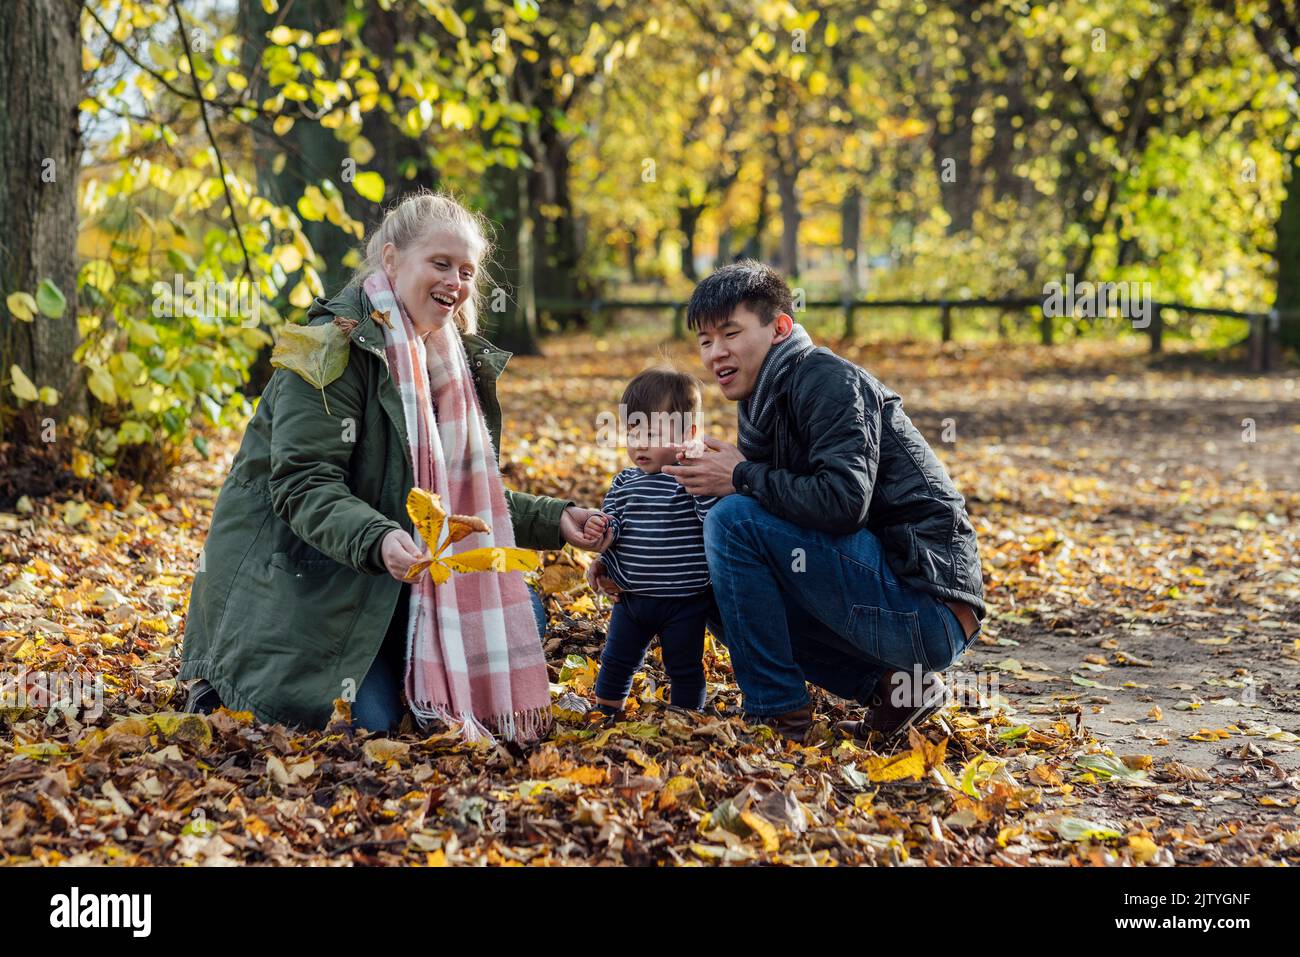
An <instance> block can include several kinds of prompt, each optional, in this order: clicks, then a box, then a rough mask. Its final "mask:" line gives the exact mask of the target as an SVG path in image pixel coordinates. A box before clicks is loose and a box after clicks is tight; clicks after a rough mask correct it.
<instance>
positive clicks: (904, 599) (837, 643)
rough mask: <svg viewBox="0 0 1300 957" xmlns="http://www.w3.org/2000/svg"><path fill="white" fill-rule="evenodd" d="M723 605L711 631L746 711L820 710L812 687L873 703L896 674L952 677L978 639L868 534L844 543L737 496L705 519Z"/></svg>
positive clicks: (719, 601)
mask: <svg viewBox="0 0 1300 957" xmlns="http://www.w3.org/2000/svg"><path fill="white" fill-rule="evenodd" d="M704 549H705V553H706V554H707V556H708V560H709V575H710V577H711V578H712V579H713V592H714V596H715V598H716V600H717V606H718V617H716V618H715V619H714V620H711V621H710V622H709V630H710V631H711V632H713V634H714V636H715V637H717V638H718V640H720V641H722V642H723V643H724V644H726V645H727V647H728V649H729V650H730V652H731V666H732V669H733V670H734V672H735V675H736V683H737V684H738V685H740V690H741V692H742V693H743V695H744V701H745V710H746V711H747V712H748V713H750V714H753V715H755V716H758V717H771V716H773V715H778V714H782V713H784V712H787V711H793V710H795V709H796V708H801V707H803V706H804V705H806V704H807V703H808V700H809V699H808V689H807V686H806V685H805V681H811V682H812V683H813V684H816V685H819V686H821V687H823V688H825V689H826V690H827V691H830V692H831V693H832V694H835V695H838V696H839V697H841V698H850V699H854V700H857V701H859V702H861V703H863V704H865V703H867V701H868V699H869V696H870V695H871V693H872V691H873V690H874V689H875V686H876V682H877V681H879V680H880V678H881V676H882V675H883V674H885V672H887V671H890V670H899V671H905V672H909V673H911V672H912V670H913V668H914V667H915V666H917V665H919V666H920V668H921V670H922V671H923V672H933V671H942V670H943V669H945V668H947V667H948V666H949V665H951V664H952V663H953V662H954V661H955V660H956V659H957V658H958V657H959V656H960V655H961V653H962V652H963V651H965V650H966V648H967V647H968V646H969V645H970V643H971V641H974V639H975V635H978V634H979V630H978V629H977V630H976V632H975V635H972V636H971V638H970V639H969V640H967V638H966V635H965V631H964V629H963V628H962V626H961V622H960V621H959V620H958V618H957V615H956V614H955V613H954V612H953V610H952V609H951V608H949V607H948V606H947V605H945V604H944V603H943V602H942V601H940V600H939V599H937V598H935V597H934V596H932V595H929V594H927V593H926V592H923V591H920V590H918V589H915V588H912V587H911V586H909V585H905V584H903V583H901V582H900V581H899V580H898V579H897V578H896V577H895V576H894V573H893V572H892V571H891V570H890V568H889V564H888V562H887V561H886V560H885V556H884V552H883V550H882V548H881V544H880V540H879V539H878V538H876V536H875V535H873V534H872V533H871V532H869V531H867V530H866V529H862V530H859V531H857V532H854V533H853V534H850V535H832V534H830V533H828V532H820V531H816V530H815V529H809V528H802V527H800V526H798V525H795V524H794V523H792V522H788V521H786V520H785V519H781V518H777V517H776V516H775V515H773V514H771V513H770V512H768V511H767V510H766V509H764V508H763V507H762V506H761V505H760V504H759V503H758V502H757V500H755V499H753V498H751V497H750V496H747V495H740V494H733V495H727V496H725V497H724V498H722V499H721V500H719V502H718V503H717V504H716V505H714V506H713V508H712V509H710V510H709V513H708V516H707V517H706V518H705V520H704Z"/></svg>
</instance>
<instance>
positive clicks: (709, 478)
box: [589, 260, 986, 744]
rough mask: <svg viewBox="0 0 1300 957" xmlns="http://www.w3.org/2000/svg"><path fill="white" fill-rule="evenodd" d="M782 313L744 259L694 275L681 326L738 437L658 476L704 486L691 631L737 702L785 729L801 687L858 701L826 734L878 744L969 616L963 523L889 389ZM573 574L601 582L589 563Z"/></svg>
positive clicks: (764, 279) (968, 554)
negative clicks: (700, 622) (738, 696)
mask: <svg viewBox="0 0 1300 957" xmlns="http://www.w3.org/2000/svg"><path fill="white" fill-rule="evenodd" d="M792 311H793V304H792V296H791V292H790V289H789V287H788V286H787V285H786V283H785V281H784V280H783V279H782V278H781V276H780V275H779V274H778V273H777V272H776V271H775V270H773V269H771V268H769V267H767V266H764V265H762V264H760V263H757V262H755V261H753V260H743V261H741V262H737V263H734V264H732V265H730V266H726V267H724V268H722V269H720V270H718V271H717V272H715V273H714V274H713V275H712V276H710V277H709V278H707V279H705V280H704V281H703V282H701V283H700V284H699V286H697V287H696V289H695V292H694V294H693V295H692V296H691V301H690V304H689V306H688V309H687V324H688V325H689V327H690V328H691V329H692V330H694V331H695V332H696V333H697V337H698V341H699V347H700V358H701V359H702V361H703V363H704V367H705V369H706V370H707V371H708V373H709V376H710V377H711V378H712V379H713V381H714V382H715V383H717V386H718V388H719V389H720V390H721V391H722V394H723V395H724V396H726V397H727V398H728V399H730V400H731V401H733V402H736V403H737V406H738V408H737V413H738V419H739V446H735V445H731V444H730V443H727V442H721V441H717V440H715V439H706V440H705V441H706V444H707V445H708V447H709V448H710V449H712V450H713V453H712V454H706V455H704V456H703V457H702V458H694V459H687V458H686V457H685V456H684V455H679V456H678V461H679V463H680V464H678V465H676V466H666V467H665V468H664V471H665V472H667V473H669V474H671V475H673V476H674V477H675V478H677V480H678V481H679V482H680V483H681V484H682V485H683V486H684V487H685V488H686V490H687V491H688V492H690V493H692V494H694V495H717V496H722V498H721V499H720V501H719V502H718V503H717V504H716V505H714V507H713V509H712V511H711V512H710V513H709V516H708V518H707V519H706V520H705V523H704V539H705V550H706V553H707V557H708V563H709V574H710V576H711V578H712V580H713V589H714V594H715V596H716V599H717V605H718V611H719V614H720V620H718V621H711V622H710V623H709V629H710V630H711V631H712V632H713V633H714V634H715V635H716V636H717V637H718V638H719V639H720V640H722V641H724V642H725V643H726V645H727V646H728V648H729V649H730V652H731V662H732V667H733V669H734V671H735V675H736V681H737V683H738V684H739V685H740V690H741V692H742V693H743V695H744V703H745V711H746V714H747V715H748V716H749V717H751V718H757V719H759V720H761V721H762V722H763V723H766V724H769V725H771V726H772V727H773V728H774V729H776V730H777V731H779V732H781V733H782V734H784V735H786V736H787V737H789V738H792V739H794V740H802V739H803V735H804V733H805V732H806V731H807V730H808V728H809V727H810V726H811V724H812V707H811V704H810V700H809V696H808V689H807V686H806V684H805V681H811V682H812V683H814V684H816V685H819V686H821V687H823V688H825V689H827V690H828V691H830V692H832V693H834V694H836V695H839V696H840V697H843V698H849V699H854V700H857V701H858V702H860V703H862V704H864V705H867V706H869V707H870V711H869V712H868V713H867V716H866V717H865V718H864V719H863V720H859V721H846V722H841V723H840V725H839V726H838V727H839V729H840V730H842V731H844V732H845V733H847V734H850V735H852V736H855V737H858V738H862V739H869V738H870V735H871V733H872V732H873V731H874V732H879V733H880V735H881V736H882V737H883V739H884V741H885V743H886V744H888V743H892V742H894V741H897V740H898V739H899V738H901V737H902V736H903V735H905V734H906V732H907V729H908V728H909V727H912V726H913V725H915V724H916V723H918V722H919V721H921V720H922V719H923V718H925V717H927V716H928V715H929V714H931V713H932V712H933V711H934V710H936V709H937V707H938V706H939V705H941V704H942V702H943V696H944V691H945V690H946V689H944V687H943V684H942V682H941V681H939V678H938V674H937V672H940V671H942V670H944V669H945V668H947V667H949V666H950V665H951V664H952V663H953V662H954V661H955V660H956V659H957V658H958V657H959V656H960V655H961V654H962V652H964V651H965V650H966V648H967V647H969V646H970V644H971V642H973V641H974V639H975V636H976V635H977V634H978V632H979V630H980V628H981V627H982V625H981V620H982V619H983V618H984V616H985V614H986V610H985V607H984V601H983V582H982V579H981V575H980V563H979V553H978V549H977V546H976V542H975V532H974V529H973V528H972V526H971V523H970V519H969V518H968V517H967V515H966V511H965V501H964V500H963V499H962V497H961V495H960V494H958V492H957V490H956V489H955V488H954V487H953V484H952V481H951V479H950V478H949V477H948V473H947V472H946V471H945V470H944V468H943V466H942V465H941V464H940V462H939V460H938V458H936V457H935V454H934V452H933V451H932V450H931V448H930V446H929V444H928V443H927V442H926V441H925V439H924V438H923V437H922V436H921V434H920V432H918V431H917V429H916V427H915V426H913V425H912V422H911V420H910V419H908V417H907V416H906V415H905V414H904V412H903V409H902V404H901V400H900V399H899V396H898V395H897V393H895V392H893V391H891V390H890V389H888V388H886V387H885V386H884V385H882V384H881V383H880V382H878V381H877V380H876V379H875V378H873V377H872V376H871V375H870V374H868V373H867V372H866V371H864V370H863V369H861V368H859V367H858V366H856V365H854V364H853V363H851V362H849V361H848V360H846V359H842V358H840V357H839V356H837V355H836V354H835V353H834V352H832V351H831V350H829V349H826V348H824V347H823V348H816V347H814V346H813V344H812V342H811V340H810V339H809V338H808V334H807V332H806V331H805V330H804V328H803V327H802V326H800V325H799V324H797V323H796V322H795V321H794V319H793V318H792V317H791V312H792ZM589 579H590V580H592V581H593V582H595V583H596V584H597V585H598V586H599V587H600V589H601V590H603V591H605V592H606V593H607V594H610V593H613V592H614V591H615V590H616V587H611V586H612V585H613V583H612V582H610V581H609V579H608V577H606V576H604V570H603V568H602V567H601V566H600V564H599V563H598V562H597V563H593V569H592V571H591V573H590V574H589ZM915 675H920V676H922V680H921V681H920V682H919V683H918V682H916V681H915V680H914V676H915ZM918 684H919V686H918Z"/></svg>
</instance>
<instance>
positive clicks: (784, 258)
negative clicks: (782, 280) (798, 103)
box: [776, 127, 803, 280]
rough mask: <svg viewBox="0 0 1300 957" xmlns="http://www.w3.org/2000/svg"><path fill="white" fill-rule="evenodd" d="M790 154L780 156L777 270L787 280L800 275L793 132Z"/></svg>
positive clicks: (796, 159)
mask: <svg viewBox="0 0 1300 957" xmlns="http://www.w3.org/2000/svg"><path fill="white" fill-rule="evenodd" d="M796 128H797V127H796ZM787 150H788V153H787V154H786V155H784V156H782V155H778V157H777V164H776V193H777V196H778V197H779V198H780V200H781V262H780V263H779V265H778V267H777V268H779V269H780V270H781V272H783V273H784V274H785V276H786V278H787V279H791V280H792V279H794V278H796V277H797V276H798V275H799V223H800V221H801V220H802V218H803V217H802V215H801V214H800V211H799V144H798V139H797V137H796V134H795V132H794V129H793V128H792V129H791V131H790V133H789V135H788V143H787Z"/></svg>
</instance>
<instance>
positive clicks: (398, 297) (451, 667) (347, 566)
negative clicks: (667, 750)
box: [179, 192, 602, 740]
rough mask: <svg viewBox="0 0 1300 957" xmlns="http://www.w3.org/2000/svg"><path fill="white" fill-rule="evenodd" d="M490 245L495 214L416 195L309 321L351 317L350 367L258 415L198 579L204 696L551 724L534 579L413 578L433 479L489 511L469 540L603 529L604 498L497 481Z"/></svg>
mask: <svg viewBox="0 0 1300 957" xmlns="http://www.w3.org/2000/svg"><path fill="white" fill-rule="evenodd" d="M487 251H488V241H487V238H486V236H485V230H484V228H483V222H482V220H481V219H480V218H479V217H478V216H476V215H475V214H473V213H470V212H469V211H468V210H466V209H465V208H464V207H463V206H461V205H460V204H459V203H457V202H455V201H454V200H452V199H450V198H448V197H445V196H440V195H435V194H431V193H427V192H424V193H419V194H416V195H413V196H410V197H408V198H406V199H405V200H404V201H403V202H402V203H400V204H399V205H398V206H397V207H395V208H394V209H392V210H391V211H389V213H388V214H387V216H386V217H385V218H384V221H383V223H382V224H381V225H380V226H379V228H378V229H377V230H376V231H375V233H374V234H373V235H372V236H371V237H370V240H369V242H368V243H367V246H366V257H365V263H364V265H363V267H362V269H361V270H360V272H359V274H358V276H357V278H356V279H355V280H354V281H353V282H351V283H350V284H349V285H348V286H347V287H346V288H345V289H344V290H343V291H342V292H341V293H340V294H339V295H338V296H337V297H335V298H334V299H332V300H330V301H328V302H327V301H325V300H323V299H317V300H316V301H315V303H314V304H313V305H312V307H311V308H310V309H309V311H308V324H309V325H311V326H321V325H326V324H330V323H333V324H334V325H335V326H338V327H339V330H338V331H337V332H335V331H334V330H331V331H330V332H329V333H328V334H329V335H335V336H337V337H338V339H340V340H345V341H346V349H347V358H346V367H345V368H344V369H343V372H342V374H341V375H337V377H336V378H333V379H330V377H329V375H328V374H327V375H326V376H325V378H326V380H327V381H326V384H325V385H324V387H323V389H322V388H318V387H317V386H316V385H313V384H311V383H310V382H308V381H306V379H304V378H302V377H301V376H299V375H298V374H296V373H295V372H291V371H289V370H288V369H285V368H280V369H277V370H276V372H275V374H274V375H273V376H272V378H271V381H270V383H269V384H268V386H267V388H266V391H265V393H264V394H263V395H262V398H261V401H260V403H259V405H258V408H257V413H256V415H255V416H254V417H253V419H252V421H251V422H250V423H249V426H248V429H247V432H246V433H245V435H244V439H243V442H242V444H241V445H240V448H239V452H238V454H237V455H236V457H235V460H234V463H233V465H232V467H231V471H230V475H229V476H228V477H227V479H226V482H225V484H224V485H223V487H222V490H221V494H220V496H219V497H218V499H217V504H216V507H215V510H214V511H213V515H212V524H211V528H210V530H209V533H208V538H207V541H206V543H205V545H204V549H203V559H202V561H201V562H200V565H199V571H198V573H197V574H196V575H195V577H194V584H193V589H192V591H191V596H190V606H189V613H188V616H187V620H186V625H185V642H184V654H183V663H182V666H181V671H180V676H179V677H180V679H181V680H187V679H192V678H194V679H200V680H199V681H198V682H196V683H195V686H194V687H193V688H191V691H190V700H189V702H188V703H187V710H196V711H209V710H212V709H213V708H215V707H216V706H217V705H218V704H220V703H224V704H226V705H227V706H229V707H231V708H233V709H236V710H248V711H252V712H253V714H254V715H255V716H256V717H257V718H258V719H259V720H261V721H266V722H283V723H286V724H297V725H304V726H307V727H312V728H321V727H323V726H324V725H325V724H326V722H327V721H328V719H329V716H330V714H331V710H332V704H333V701H334V699H336V698H340V697H342V698H345V699H348V700H352V701H353V720H354V722H356V723H357V724H358V725H360V726H362V727H365V728H367V729H369V730H373V731H389V730H391V729H392V728H393V727H394V726H395V725H396V724H397V722H398V721H399V720H400V718H401V716H402V715H403V714H404V713H405V707H404V706H403V704H402V701H401V699H400V698H399V693H398V689H399V688H403V689H404V691H405V698H406V701H407V704H408V705H409V706H410V708H411V710H412V711H413V712H414V713H415V715H416V718H417V720H419V721H421V722H424V721H426V720H428V719H432V718H435V717H436V718H442V719H444V720H448V721H451V722H453V723H455V724H456V725H458V726H459V727H460V728H461V729H462V731H463V733H464V734H465V735H466V736H467V737H469V738H474V737H477V736H480V735H482V734H492V733H496V734H502V735H504V736H506V737H513V738H516V739H521V740H522V739H528V738H533V737H536V736H538V735H540V734H541V733H542V731H543V730H544V727H545V725H546V724H547V722H548V719H549V708H550V701H549V689H548V683H547V676H546V669H545V662H544V660H543V658H542V653H541V641H540V632H542V631H544V629H545V616H544V615H543V613H542V611H541V603H540V600H539V599H538V598H537V596H536V595H535V594H533V593H532V592H530V591H529V590H528V588H527V586H526V584H525V583H524V581H523V576H522V574H521V573H520V572H517V571H516V572H508V573H493V572H484V573H479V574H454V575H452V576H451V578H450V579H449V580H448V581H447V582H445V583H443V584H441V585H436V586H435V585H434V584H433V582H432V580H431V578H430V576H429V575H428V574H427V573H422V574H421V575H420V576H418V577H417V578H415V581H414V583H413V584H404V583H403V579H404V578H405V577H406V574H407V572H408V570H409V569H410V567H411V565H412V564H413V563H414V562H416V561H418V560H419V559H420V558H421V557H422V556H423V557H427V548H426V546H432V545H434V544H435V543H432V542H429V543H423V542H419V541H418V540H417V539H416V538H415V537H413V534H418V533H416V532H415V529H414V528H413V526H412V523H411V521H410V519H409V517H408V515H407V511H406V499H407V493H408V492H409V491H410V490H411V489H412V488H413V487H417V486H418V487H420V488H424V489H427V490H429V491H431V492H438V493H439V494H440V495H441V496H442V503H443V505H444V507H445V508H446V509H447V511H448V512H449V513H453V514H465V515H476V516H478V517H479V518H481V519H483V520H484V523H485V524H486V525H487V526H488V527H489V529H490V530H489V531H488V532H485V533H481V534H475V535H470V536H469V537H468V538H466V539H464V540H463V541H460V542H458V543H457V544H456V545H454V546H452V548H453V551H462V550H465V549H469V548H482V547H503V548H508V547H511V546H515V545H518V546H520V547H523V548H534V549H555V548H561V547H563V545H564V543H565V542H566V541H567V542H569V543H571V544H573V545H575V546H581V547H586V548H590V547H593V546H594V545H595V544H596V543H597V542H598V541H599V539H600V532H601V531H602V529H600V527H599V521H596V522H593V523H592V525H593V527H592V529H591V530H590V534H584V532H583V529H584V525H585V524H586V520H587V518H588V516H590V515H592V514H599V513H598V512H596V511H595V510H591V509H585V508H579V507H577V506H575V505H574V503H573V502H568V501H561V500H559V499H554V498H547V497H545V496H534V495H525V494H522V493H518V492H511V491H509V490H505V489H503V488H502V486H501V479H500V474H499V471H498V454H499V453H498V452H497V451H496V450H497V449H499V448H500V427H501V407H500V405H499V404H498V402H497V397H496V380H497V377H498V376H499V375H500V373H501V370H502V368H503V367H504V365H505V363H506V360H507V359H508V358H509V356H510V354H509V353H507V352H503V351H502V350H500V349H497V348H496V347H494V346H493V345H492V344H491V343H490V342H488V341H487V340H486V339H483V338H482V337H481V336H479V335H477V321H476V317H477V291H478V280H479V275H480V272H481V270H480V264H481V262H482V261H483V259H484V257H485V255H486V253H487ZM323 348H325V347H324V346H322V349H323ZM322 357H323V353H322ZM321 365H322V366H325V365H326V363H324V362H322V363H321ZM489 433H490V434H489Z"/></svg>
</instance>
